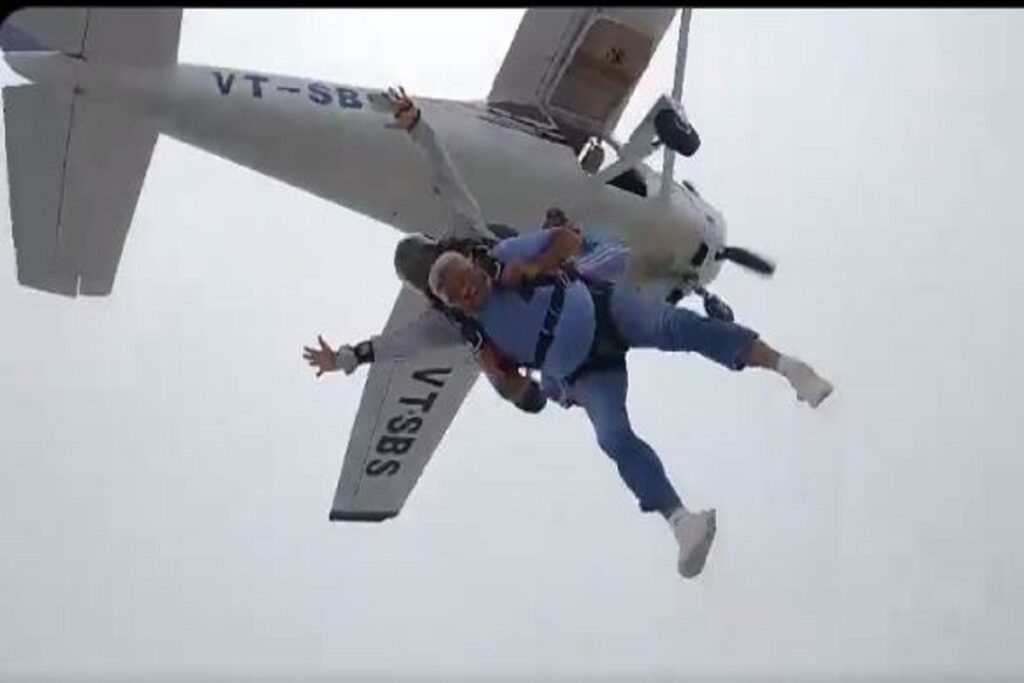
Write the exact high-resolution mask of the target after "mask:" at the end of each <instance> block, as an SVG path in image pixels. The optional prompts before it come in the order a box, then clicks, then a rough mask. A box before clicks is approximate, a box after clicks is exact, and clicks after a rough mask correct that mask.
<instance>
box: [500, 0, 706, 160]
mask: <svg viewBox="0 0 1024 683" xmlns="http://www.w3.org/2000/svg"><path fill="white" fill-rule="evenodd" d="M682 11H683V12H685V13H689V12H690V9H689V8H684V9H683V10H682ZM675 13H676V10H675V8H672V7H656V8H649V7H648V8H640V7H601V8H596V7H557V8H556V7H537V8H533V9H528V10H526V13H525V14H524V15H523V20H522V22H520V24H519V30H518V31H517V32H516V35H515V38H514V39H513V40H512V45H511V47H510V48H509V51H508V54H506V55H505V61H504V62H503V63H502V65H501V69H500V70H499V71H498V75H497V76H496V77H495V79H494V84H493V86H492V87H491V92H490V94H489V95H488V97H487V101H488V103H489V104H491V105H492V106H498V107H504V108H507V109H509V110H511V111H513V112H514V113H520V114H523V115H527V116H529V113H530V108H531V107H539V108H540V109H541V110H542V111H543V112H544V113H545V114H547V115H548V116H550V117H551V118H552V119H554V120H555V121H556V122H557V123H558V124H559V126H560V127H561V128H562V132H563V134H565V135H566V137H567V138H569V140H570V141H572V142H573V145H574V146H579V145H581V144H582V143H583V142H584V141H585V140H586V138H587V137H589V136H590V135H598V136H603V137H607V136H609V135H610V134H611V132H612V131H613V130H614V128H615V125H616V124H617V123H618V121H619V117H620V116H621V115H622V111H623V110H624V109H625V107H626V104H627V103H628V101H629V97H630V95H631V94H632V93H633V89H634V88H635V87H636V84H637V82H638V81H639V80H640V77H641V76H642V75H643V73H644V71H645V70H646V69H647V65H648V63H649V62H650V60H651V57H652V56H653V55H654V51H655V49H657V47H658V43H660V42H661V38H662V36H663V35H664V34H665V31H666V30H667V29H668V26H669V24H670V23H672V19H673V17H674V16H675ZM683 18H684V19H686V18H688V17H683ZM517 105H518V106H517Z"/></svg>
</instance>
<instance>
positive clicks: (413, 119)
mask: <svg viewBox="0 0 1024 683" xmlns="http://www.w3.org/2000/svg"><path fill="white" fill-rule="evenodd" d="M387 97H388V101H389V102H391V111H392V112H393V113H394V115H395V121H396V122H398V127H399V128H401V129H403V130H411V129H412V127H413V126H415V125H416V124H417V123H418V122H419V120H420V108H419V107H417V106H416V104H415V103H414V102H413V101H412V98H411V97H409V96H408V95H407V94H406V92H405V88H403V87H402V86H398V89H395V88H388V92H387Z"/></svg>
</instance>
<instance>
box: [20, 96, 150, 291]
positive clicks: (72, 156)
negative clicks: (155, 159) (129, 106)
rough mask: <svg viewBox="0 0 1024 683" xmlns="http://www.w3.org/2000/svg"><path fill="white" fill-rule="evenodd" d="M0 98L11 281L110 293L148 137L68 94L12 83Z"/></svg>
mask: <svg viewBox="0 0 1024 683" xmlns="http://www.w3.org/2000/svg"><path fill="white" fill-rule="evenodd" d="M3 97H4V123H5V127H6V132H7V136H6V138H7V178H8V183H9V185H10V202H11V223H12V231H13V236H14V248H15V251H16V260H17V267H18V282H19V283H21V284H23V285H25V286H27V287H32V288H34V289H41V290H44V291H47V292H53V293H56V294H63V295H65V296H76V295H77V294H87V295H93V296H104V295H107V294H110V291H111V288H112V287H113V284H114V277H115V275H116V273H117V265H118V262H119V261H120V258H121V250H122V248H123V246H124V241H125V236H126V235H127V233H128V227H129V226H130V225H131V220H132V215H133V214H134V212H135V205H136V202H137V201H138V198H139V193H140V192H141V190H142V183H143V180H144V179H145V176H146V170H147V168H148V167H149V160H150V156H151V155H152V153H153V147H154V145H155V143H156V137H157V134H156V131H155V130H152V129H151V128H149V127H148V126H146V125H145V124H144V123H142V122H140V121H139V120H138V119H133V118H130V117H127V116H124V115H123V114H122V113H121V112H118V111H116V110H113V109H111V108H109V107H107V106H104V105H101V104H98V103H95V102H91V101H89V100H87V99H85V98H83V97H82V96H81V95H73V94H72V93H71V92H66V93H61V92H54V91H53V90H51V89H44V88H42V87H39V86H18V87H7V88H4V89H3Z"/></svg>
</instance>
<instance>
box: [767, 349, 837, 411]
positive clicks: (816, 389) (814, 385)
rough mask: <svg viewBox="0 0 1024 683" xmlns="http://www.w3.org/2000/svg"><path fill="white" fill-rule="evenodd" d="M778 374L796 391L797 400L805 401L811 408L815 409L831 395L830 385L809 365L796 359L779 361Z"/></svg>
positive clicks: (786, 358)
mask: <svg viewBox="0 0 1024 683" xmlns="http://www.w3.org/2000/svg"><path fill="white" fill-rule="evenodd" d="M779 372H781V373H782V374H783V376H784V377H785V378H786V379H788V380H789V383H790V384H791V385H792V386H793V388H794V389H796V397H797V399H799V400H801V401H805V402H806V403H808V404H809V405H810V406H811V407H812V408H817V407H818V404H820V403H821V402H822V401H824V400H825V399H826V398H828V397H829V394H831V393H832V385H831V384H829V382H828V381H827V380H825V379H823V378H821V377H819V376H818V373H816V372H815V371H814V370H813V368H811V366H810V365H808V364H807V363H804V362H803V361H801V360H797V359H796V358H788V357H785V358H782V359H780V360H779Z"/></svg>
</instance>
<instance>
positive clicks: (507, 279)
mask: <svg viewBox="0 0 1024 683" xmlns="http://www.w3.org/2000/svg"><path fill="white" fill-rule="evenodd" d="M540 274H541V273H540V269H539V268H538V267H537V265H536V264H534V263H532V262H530V261H512V262H511V263H506V264H505V267H504V268H502V269H501V284H503V285H505V286H506V287H515V286H516V285H518V284H519V283H521V282H529V281H530V280H532V279H534V278H535V277H537V276H538V275H540Z"/></svg>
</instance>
